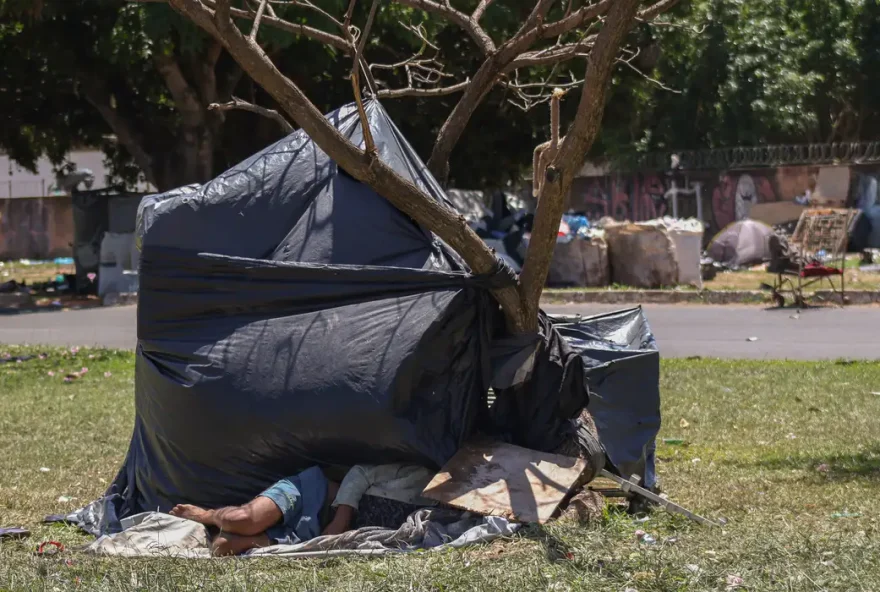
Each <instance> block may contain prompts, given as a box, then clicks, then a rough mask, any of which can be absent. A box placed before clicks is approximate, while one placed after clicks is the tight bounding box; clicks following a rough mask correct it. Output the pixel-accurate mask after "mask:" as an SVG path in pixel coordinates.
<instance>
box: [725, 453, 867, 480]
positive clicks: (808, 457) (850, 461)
mask: <svg viewBox="0 0 880 592" xmlns="http://www.w3.org/2000/svg"><path fill="white" fill-rule="evenodd" d="M730 464H731V465H732V466H736V467H741V468H750V467H760V468H763V469H768V470H771V471H786V470H788V471H790V470H796V469H802V470H807V471H814V472H816V475H817V476H818V477H822V476H823V475H824V476H825V479H827V480H828V481H850V480H855V479H870V480H876V481H880V444H878V445H874V446H872V447H871V448H868V449H866V450H862V451H859V452H855V453H840V454H831V455H813V454H792V455H788V456H777V457H770V458H765V459H761V460H758V461H755V462H749V463H737V462H734V463H730Z"/></svg>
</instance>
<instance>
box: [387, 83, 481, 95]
mask: <svg viewBox="0 0 880 592" xmlns="http://www.w3.org/2000/svg"><path fill="white" fill-rule="evenodd" d="M470 82H471V81H470V79H468V80H465V81H463V82H459V83H458V84H453V85H452V86H441V87H437V88H413V87H412V86H409V87H407V88H398V89H383V90H380V91H379V92H378V93H377V97H378V98H380V99H399V98H402V97H442V96H444V95H451V94H453V93H457V92H461V91H462V90H464V89H465V87H467V85H468V84H470Z"/></svg>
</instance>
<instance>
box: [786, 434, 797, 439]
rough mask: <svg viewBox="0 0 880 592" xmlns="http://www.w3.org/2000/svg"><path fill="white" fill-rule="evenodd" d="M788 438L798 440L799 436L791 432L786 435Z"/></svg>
mask: <svg viewBox="0 0 880 592" xmlns="http://www.w3.org/2000/svg"><path fill="white" fill-rule="evenodd" d="M786 438H788V439H789V440H796V439H797V436H796V435H795V434H793V433H791V434H788V435H787V436H786Z"/></svg>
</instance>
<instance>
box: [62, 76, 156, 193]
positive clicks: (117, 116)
mask: <svg viewBox="0 0 880 592" xmlns="http://www.w3.org/2000/svg"><path fill="white" fill-rule="evenodd" d="M76 77H77V79H78V80H79V82H80V92H82V93H83V95H84V96H85V97H86V100H87V101H88V102H89V103H91V105H92V106H93V107H94V108H95V109H96V110H97V111H98V113H99V114H100V115H101V117H102V118H103V119H104V121H105V122H106V123H107V125H108V126H109V127H110V129H111V130H113V133H114V134H115V135H116V139H117V141H118V142H119V143H120V144H122V146H124V147H125V149H126V150H127V151H128V153H129V154H131V157H132V158H133V159H134V161H135V163H136V164H137V166H138V168H140V169H141V171H142V172H143V173H144V176H145V177H146V178H147V181H148V182H150V183H152V184H153V185H156V184H157V182H158V176H157V174H156V173H157V172H156V168H155V162H154V160H153V157H152V156H151V155H150V151H149V150H148V148H147V141H146V138H145V136H144V134H143V132H142V131H141V129H140V126H139V124H138V123H137V122H135V121H132V120H131V119H130V118H129V117H127V116H126V115H124V114H123V113H121V112H120V111H119V110H118V109H117V107H116V106H115V105H114V104H113V100H112V97H111V94H110V91H109V90H108V89H107V85H106V83H105V82H104V81H103V80H102V79H101V78H99V77H98V76H95V75H94V74H93V73H92V72H91V71H89V70H87V69H84V70H77V73H76Z"/></svg>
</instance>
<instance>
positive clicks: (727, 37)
mask: <svg viewBox="0 0 880 592" xmlns="http://www.w3.org/2000/svg"><path fill="white" fill-rule="evenodd" d="M665 20H667V21H670V23H674V24H670V25H667V26H664V25H654V26H652V28H651V29H650V30H647V29H643V30H642V31H641V32H640V34H641V35H642V47H643V48H644V47H648V48H651V47H656V48H659V52H658V54H659V58H658V59H657V60H656V61H654V62H653V63H650V60H649V63H647V64H645V67H644V68H642V70H643V71H644V72H645V73H646V74H647V75H649V76H650V77H651V78H654V79H655V80H658V81H660V82H662V84H663V85H664V86H665V87H667V88H668V89H672V90H667V89H664V88H660V87H659V86H658V85H657V84H655V83H653V82H650V81H648V80H646V79H645V78H644V77H641V76H640V75H639V74H637V73H636V72H633V71H631V70H629V71H628V69H621V70H620V71H619V73H618V79H617V81H616V82H617V84H616V86H615V91H614V95H613V97H612V99H611V110H609V113H608V115H607V116H606V126H605V129H604V130H603V141H602V142H601V144H600V145H596V146H594V150H595V151H596V154H597V155H600V154H603V153H604V154H611V155H613V156H617V157H626V156H627V155H628V154H629V155H631V154H632V152H633V151H636V152H639V151H649V150H660V149H700V148H716V147H725V146H739V145H761V144H776V143H808V142H848V141H860V140H876V139H878V138H880V3H878V1H877V0H779V1H773V2H768V1H766V0H691V1H690V2H687V3H684V4H682V5H680V6H679V7H678V9H677V10H676V14H674V15H668V16H667V18H666V19H665ZM633 64H634V65H638V58H637V59H636V60H635V61H634V62H633ZM674 91H677V92H674Z"/></svg>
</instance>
